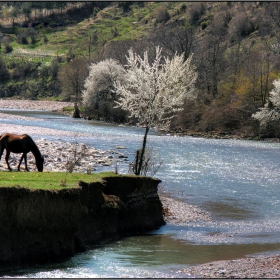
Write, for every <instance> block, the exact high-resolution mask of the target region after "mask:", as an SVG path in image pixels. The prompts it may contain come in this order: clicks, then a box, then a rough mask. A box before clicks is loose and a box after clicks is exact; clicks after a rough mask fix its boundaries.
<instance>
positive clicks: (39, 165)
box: [36, 156, 44, 172]
mask: <svg viewBox="0 0 280 280" xmlns="http://www.w3.org/2000/svg"><path fill="white" fill-rule="evenodd" d="M36 166H37V169H38V171H39V172H43V168H44V157H43V156H41V157H40V158H39V159H38V160H37V161H36Z"/></svg>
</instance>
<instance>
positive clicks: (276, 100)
mask: <svg viewBox="0 0 280 280" xmlns="http://www.w3.org/2000/svg"><path fill="white" fill-rule="evenodd" d="M273 85H274V89H272V90H271V91H270V93H269V98H268V101H267V102H266V104H265V106H264V107H263V108H260V109H259V111H258V112H256V113H255V114H253V115H252V117H253V118H254V119H256V120H258V121H259V122H260V126H261V127H265V126H266V125H267V124H268V123H269V122H271V121H279V120H280V79H279V80H274V81H273Z"/></svg>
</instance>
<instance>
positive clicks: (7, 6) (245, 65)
mask: <svg viewBox="0 0 280 280" xmlns="http://www.w3.org/2000/svg"><path fill="white" fill-rule="evenodd" d="M28 3H29V4H28ZM55 3H56V4H55ZM0 8H1V15H2V17H1V19H0V24H1V26H0V31H1V32H2V35H3V36H2V37H1V36H0V40H1V38H2V43H1V45H2V48H1V60H0V82H1V84H0V97H12V96H17V97H18V98H19V97H20V98H32V99H38V98H39V99H40V98H43V99H46V98H49V99H64V100H66V99H67V100H71V99H72V100H74V99H73V98H74V97H73V96H71V94H68V96H66V95H65V91H66V88H65V86H64V85H63V83H61V82H60V81H59V77H60V76H61V75H60V72H61V71H62V69H63V66H65V65H67V64H68V63H70V61H71V60H73V59H74V58H75V57H76V58H77V57H80V58H83V59H84V62H85V63H86V64H87V65H89V64H90V63H92V62H98V61H100V60H103V59H106V58H109V57H110V58H114V59H117V60H119V61H120V62H121V63H123V64H125V62H126V58H125V56H126V54H127V51H128V49H129V48H133V50H134V51H135V52H138V53H143V52H144V51H145V50H149V53H150V56H151V57H152V56H153V54H154V49H155V46H156V45H159V46H161V47H162V48H163V51H164V54H165V55H167V56H170V55H173V54H174V53H175V52H177V53H180V54H181V53H183V54H184V56H185V58H187V57H188V56H189V55H190V53H194V58H193V63H194V64H195V65H196V68H197V71H198V74H199V76H198V81H197V85H196V92H197V96H198V99H197V100H196V101H186V102H185V105H184V111H182V112H181V113H180V114H179V115H178V117H177V118H176V119H175V120H174V122H173V123H172V129H173V130H174V131H177V132H181V133H193V134H196V133H197V134H199V133H200V134H201V133H204V134H205V133H211V134H213V133H216V134H218V135H224V134H225V133H226V134H234V135H239V136H240V137H259V136H261V137H265V136H266V135H265V134H264V135H261V134H259V127H258V123H256V121H255V120H254V119H252V118H251V115H252V114H253V113H255V112H256V111H257V110H258V108H260V107H262V106H264V105H265V103H266V101H267V98H268V96H269V91H270V90H271V89H272V87H273V86H272V82H273V80H275V79H277V78H279V71H280V64H279V61H280V60H279V53H280V52H279V50H280V44H279V42H280V18H279V12H280V3H279V2H243V1H242V2H134V1H131V2H63V4H62V3H61V4H59V3H58V2H1V3H0ZM67 90H68V89H67ZM68 91H69V90H68ZM72 95H73V94H72ZM270 135H271V137H279V135H278V134H277V133H276V132H275V131H274V132H273V133H272V134H271V133H270Z"/></svg>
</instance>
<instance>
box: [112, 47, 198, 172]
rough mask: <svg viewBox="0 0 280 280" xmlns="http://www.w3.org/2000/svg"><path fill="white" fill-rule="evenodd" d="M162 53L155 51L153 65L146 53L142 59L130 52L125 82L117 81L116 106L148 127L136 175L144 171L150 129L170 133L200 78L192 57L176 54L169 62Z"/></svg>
mask: <svg viewBox="0 0 280 280" xmlns="http://www.w3.org/2000/svg"><path fill="white" fill-rule="evenodd" d="M161 51H162V49H161V48H159V47H157V48H156V56H155V59H154V61H153V62H151V63H150V62H149V60H148V54H147V52H145V53H144V57H143V58H142V57H141V56H140V55H137V54H135V53H133V51H132V50H129V55H128V57H127V61H128V64H127V65H126V82H125V83H123V82H122V81H120V80H117V81H116V82H115V88H116V92H117V94H118V96H119V98H118V100H117V101H116V103H117V106H118V107H121V108H122V109H124V110H127V111H129V112H130V117H135V118H136V119H137V120H138V125H141V126H144V127H145V135H144V139H143V145H142V150H141V151H137V152H138V153H137V156H136V168H135V174H136V175H139V174H140V172H141V168H142V163H143V158H144V153H145V148H146V141H147V135H148V132H149V130H150V128H152V127H154V128H156V129H161V130H168V128H169V126H170V121H171V119H172V118H173V117H174V116H175V114H176V113H177V112H178V111H180V110H182V104H183V102H184V99H185V98H186V97H191V96H192V97H193V95H192V93H193V90H194V83H195V81H196V79H197V73H196V71H195V69H194V67H193V66H192V65H191V60H192V55H191V56H190V57H189V58H188V59H187V60H186V61H184V55H177V54H175V55H174V57H173V58H172V59H169V58H166V57H162V54H161Z"/></svg>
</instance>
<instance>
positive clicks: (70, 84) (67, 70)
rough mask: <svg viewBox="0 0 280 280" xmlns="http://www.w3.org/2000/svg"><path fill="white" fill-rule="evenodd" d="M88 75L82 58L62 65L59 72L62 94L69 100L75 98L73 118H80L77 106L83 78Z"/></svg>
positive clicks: (86, 66)
mask: <svg viewBox="0 0 280 280" xmlns="http://www.w3.org/2000/svg"><path fill="white" fill-rule="evenodd" d="M87 75H88V65H87V63H86V62H85V60H84V59H83V58H75V59H74V60H72V61H71V62H70V63H68V64H66V65H64V66H63V67H62V68H61V70H60V72H59V76H58V77H59V81H60V82H61V83H62V86H63V92H64V94H65V95H66V96H68V98H69V99H71V98H70V96H71V95H74V96H75V100H74V107H75V111H74V114H73V117H80V114H79V108H78V105H79V104H80V102H81V95H82V90H83V86H84V81H85V78H86V77H87Z"/></svg>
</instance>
